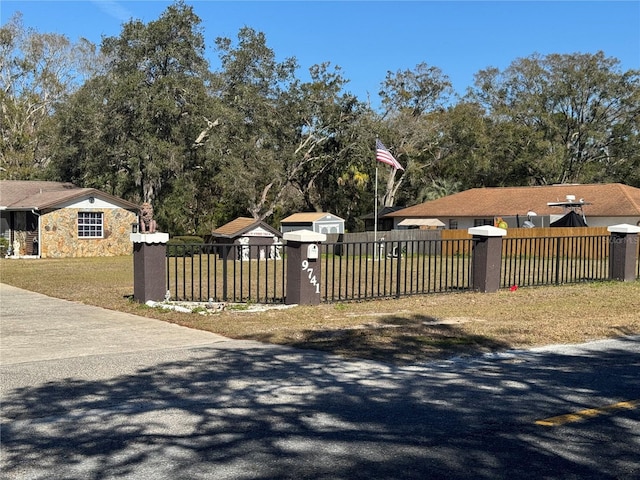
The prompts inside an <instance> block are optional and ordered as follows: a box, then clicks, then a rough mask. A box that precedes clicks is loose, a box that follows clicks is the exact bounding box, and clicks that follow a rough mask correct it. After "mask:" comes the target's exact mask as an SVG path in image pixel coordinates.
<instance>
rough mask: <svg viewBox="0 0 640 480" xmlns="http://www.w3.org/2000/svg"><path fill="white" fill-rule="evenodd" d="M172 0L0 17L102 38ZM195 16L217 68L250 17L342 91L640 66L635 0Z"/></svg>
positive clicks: (302, 7)
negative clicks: (565, 58) (525, 69)
mask: <svg viewBox="0 0 640 480" xmlns="http://www.w3.org/2000/svg"><path fill="white" fill-rule="evenodd" d="M171 3H172V2H166V1H156V0H147V1H125V0H95V1H86V0H75V1H53V0H21V1H12V0H2V2H1V3H0V9H1V12H0V13H1V19H2V24H3V25H4V24H5V23H6V21H7V20H8V19H9V18H10V17H11V16H12V15H13V13H14V12H16V11H19V12H22V14H23V22H24V25H25V26H26V27H31V28H34V29H35V30H37V31H38V32H40V33H59V34H64V35H66V36H67V37H69V39H71V40H72V41H76V40H77V39H78V38H79V37H85V38H87V39H89V40H90V41H92V42H94V43H100V40H101V38H102V36H103V35H105V36H117V35H119V34H120V31H121V26H122V24H123V23H124V22H126V21H128V20H129V19H132V18H133V19H139V20H141V21H143V22H145V23H147V22H149V21H152V20H156V19H157V18H158V17H159V16H160V14H161V13H162V12H163V11H164V10H165V9H166V7H167V6H168V5H170V4H171ZM186 3H188V4H189V5H192V6H193V7H194V11H195V13H196V14H197V15H198V16H199V17H200V18H201V19H202V27H203V29H204V34H205V40H206V44H207V55H208V57H209V59H210V61H211V63H212V66H213V67H214V68H215V66H216V65H217V56H216V54H215V51H214V46H215V43H214V40H215V38H216V37H219V36H225V37H230V38H233V39H235V38H236V35H237V33H238V30H239V29H240V28H242V27H243V26H249V27H251V28H253V29H255V30H258V31H261V32H264V33H265V35H266V38H267V44H268V46H269V47H270V48H272V49H273V50H274V52H275V53H276V56H277V58H278V59H279V60H283V59H284V58H286V57H291V56H294V57H296V58H297V59H298V62H299V64H300V66H301V70H300V72H299V76H300V77H301V78H305V73H306V71H307V69H308V68H309V67H310V66H311V65H313V64H316V63H321V62H325V61H329V62H331V63H332V64H333V65H339V66H340V67H341V68H342V73H343V75H344V76H345V77H346V78H347V79H349V80H350V83H349V85H348V87H347V90H350V91H351V92H352V93H354V94H356V95H357V96H358V97H359V98H360V99H361V100H366V98H367V95H370V99H371V102H372V103H373V104H374V105H376V104H377V103H378V96H377V92H378V90H379V87H380V83H381V82H382V81H383V80H384V78H385V76H386V74H387V71H393V72H395V71H397V70H405V69H413V68H414V67H415V66H416V65H417V64H419V63H421V62H426V63H427V64H428V65H430V66H436V67H438V68H440V69H441V70H442V72H443V73H444V74H445V75H447V76H448V77H449V78H450V79H451V81H452V83H453V86H454V88H455V90H456V91H457V92H458V93H460V94H462V93H464V91H465V89H466V88H467V87H469V86H471V85H472V84H473V75H474V74H475V73H476V72H478V71H479V70H481V69H485V68H487V67H490V66H491V67H497V68H499V69H504V68H506V67H508V66H509V64H510V63H511V62H513V61H514V60H515V59H517V58H521V57H527V56H530V55H532V54H534V53H539V54H542V55H546V54H550V53H562V54H564V53H569V54H570V53H595V52H597V51H599V50H602V51H604V53H605V55H606V56H608V57H615V58H617V59H619V60H620V61H621V68H622V69H623V70H629V69H638V68H640V1H638V0H634V1H631V0H627V1H566V2H561V1H537V2H529V1H493V2H487V1H440V2H436V1H365V0H361V1H241V0H236V1H212V0H187V2H186Z"/></svg>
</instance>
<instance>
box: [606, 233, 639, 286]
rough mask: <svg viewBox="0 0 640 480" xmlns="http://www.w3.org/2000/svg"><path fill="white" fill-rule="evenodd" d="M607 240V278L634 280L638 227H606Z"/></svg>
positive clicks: (625, 280)
mask: <svg viewBox="0 0 640 480" xmlns="http://www.w3.org/2000/svg"><path fill="white" fill-rule="evenodd" d="M607 230H608V231H609V232H611V237H610V238H609V277H610V278H611V279H612V280H621V281H623V282H633V281H635V280H636V262H637V261H638V234H639V233H640V227H637V226H634V225H628V224H622V225H612V226H610V227H607Z"/></svg>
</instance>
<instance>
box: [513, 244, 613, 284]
mask: <svg viewBox="0 0 640 480" xmlns="http://www.w3.org/2000/svg"><path fill="white" fill-rule="evenodd" d="M502 245H503V253H502V270H501V279H502V280H501V286H502V287H505V288H506V287H510V286H513V285H518V286H523V287H525V286H539V285H560V284H568V283H578V282H584V281H596V280H607V279H608V278H609V235H591V236H575V237H529V238H504V239H503V240H502Z"/></svg>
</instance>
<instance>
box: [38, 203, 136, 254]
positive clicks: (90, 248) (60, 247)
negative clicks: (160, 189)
mask: <svg viewBox="0 0 640 480" xmlns="http://www.w3.org/2000/svg"><path fill="white" fill-rule="evenodd" d="M78 212H102V213H103V225H102V228H103V234H104V237H103V238H78ZM136 221H137V215H136V214H135V213H133V212H130V211H128V210H124V209H121V208H104V209H99V208H96V209H90V208H89V209H87V208H82V209H78V208H62V209H59V210H54V211H52V212H49V213H45V214H43V215H42V216H41V217H40V231H41V233H40V241H41V243H42V244H41V245H40V255H41V257H42V258H64V257H113V256H118V255H130V254H132V253H133V244H132V243H131V240H130V239H129V234H130V233H131V224H132V223H134V222H136Z"/></svg>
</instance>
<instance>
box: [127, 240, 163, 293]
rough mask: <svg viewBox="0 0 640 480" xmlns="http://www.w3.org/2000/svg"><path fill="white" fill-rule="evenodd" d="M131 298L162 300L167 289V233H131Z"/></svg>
mask: <svg viewBox="0 0 640 480" xmlns="http://www.w3.org/2000/svg"><path fill="white" fill-rule="evenodd" d="M130 238H131V241H132V242H133V299H134V300H136V301H137V302H140V303H146V302H147V301H149V300H153V301H156V302H159V301H162V300H164V295H165V292H166V291H167V284H166V281H167V278H166V277H167V273H166V272H167V242H168V241H169V234H168V233H161V232H156V233H132V234H130Z"/></svg>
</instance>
